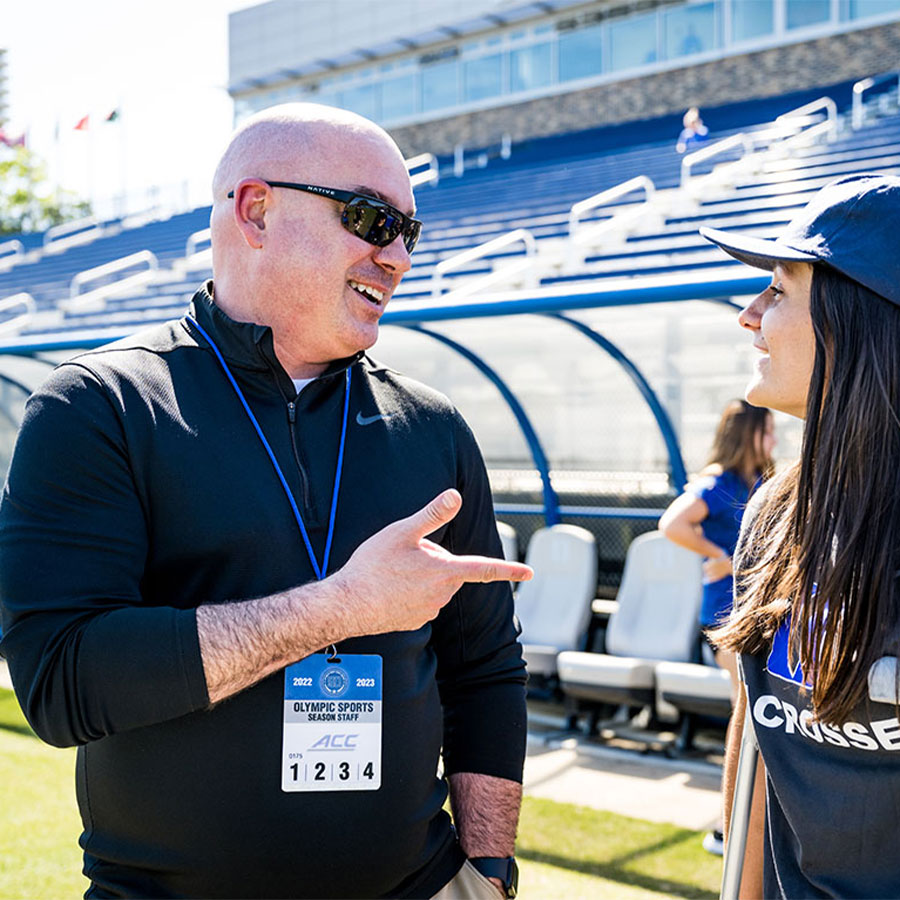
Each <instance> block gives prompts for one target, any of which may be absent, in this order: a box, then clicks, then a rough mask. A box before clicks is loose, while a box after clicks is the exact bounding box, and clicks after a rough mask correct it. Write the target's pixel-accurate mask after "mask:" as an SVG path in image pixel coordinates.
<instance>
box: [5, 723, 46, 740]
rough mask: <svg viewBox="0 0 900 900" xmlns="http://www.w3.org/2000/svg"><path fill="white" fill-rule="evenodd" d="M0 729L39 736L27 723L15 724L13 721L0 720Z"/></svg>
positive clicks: (34, 736)
mask: <svg viewBox="0 0 900 900" xmlns="http://www.w3.org/2000/svg"><path fill="white" fill-rule="evenodd" d="M0 731H11V732H13V733H14V734H24V735H25V737H33V738H36V737H37V735H36V734H35V733H34V732H33V731H32V730H31V729H30V728H29V727H28V726H27V725H15V724H13V723H12V722H0Z"/></svg>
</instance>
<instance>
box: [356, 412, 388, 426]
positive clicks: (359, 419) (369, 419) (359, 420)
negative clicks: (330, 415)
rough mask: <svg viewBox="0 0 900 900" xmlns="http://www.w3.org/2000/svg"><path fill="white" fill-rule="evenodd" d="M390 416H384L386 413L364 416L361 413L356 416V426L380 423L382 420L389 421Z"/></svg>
mask: <svg viewBox="0 0 900 900" xmlns="http://www.w3.org/2000/svg"><path fill="white" fill-rule="evenodd" d="M389 418H390V416H386V415H384V413H378V415H375V416H364V415H363V414H362V413H361V412H358V413H357V414H356V424H357V425H371V424H372V423H373V422H378V421H379V420H381V419H389Z"/></svg>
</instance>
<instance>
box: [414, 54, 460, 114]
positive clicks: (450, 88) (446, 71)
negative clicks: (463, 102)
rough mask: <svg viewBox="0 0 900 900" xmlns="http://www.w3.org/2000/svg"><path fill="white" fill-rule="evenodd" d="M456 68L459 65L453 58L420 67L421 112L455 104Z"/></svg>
mask: <svg viewBox="0 0 900 900" xmlns="http://www.w3.org/2000/svg"><path fill="white" fill-rule="evenodd" d="M458 70H459V66H458V65H457V62H456V60H455V59H451V60H450V61H449V62H441V63H435V64H434V65H430V66H425V67H424V68H423V69H422V111H423V112H430V111H431V110H433V109H443V108H444V107H445V106H455V105H456V104H457V102H458V100H457V95H456V73H457V71H458Z"/></svg>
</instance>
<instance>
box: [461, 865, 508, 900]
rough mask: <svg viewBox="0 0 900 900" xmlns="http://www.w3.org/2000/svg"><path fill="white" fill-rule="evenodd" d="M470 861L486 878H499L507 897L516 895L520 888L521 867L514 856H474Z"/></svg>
mask: <svg viewBox="0 0 900 900" xmlns="http://www.w3.org/2000/svg"><path fill="white" fill-rule="evenodd" d="M469 862H470V863H472V865H473V866H475V868H476V869H478V871H479V872H480V873H481V874H482V875H484V877H485V878H498V879H500V881H501V882H502V883H503V889H504V890H505V891H506V896H507V897H515V896H516V893H517V892H518V890H519V867H518V866H517V865H516V858H515V857H514V856H473V857H470V858H469Z"/></svg>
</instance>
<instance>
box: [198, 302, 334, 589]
mask: <svg viewBox="0 0 900 900" xmlns="http://www.w3.org/2000/svg"><path fill="white" fill-rule="evenodd" d="M186 318H187V320H188V322H190V323H191V325H193V326H194V328H196V329H197V331H199V332H200V334H202V335H203V337H204V338H205V339H206V342H207V343H208V344H209V346H210V347H211V348H212V351H213V353H215V354H216V359H218V360H219V363H220V364H221V366H222V369H223V370H224V371H225V374H226V375H227V376H228V380H229V381H230V382H231V386H232V387H233V388H234V392H235V393H236V394H237V396H238V400H240V401H241V405H242V406H243V407H244V412H245V413H247V417H248V418H249V419H250V422H251V423H252V424H253V427H254V428H255V429H256V433H257V435H258V436H259V439H260V440H261V441H262V445H263V447H265V448H266V453H268V454H269V459H270V460H271V462H272V466H273V467H274V469H275V474H276V475H277V476H278V480H279V481H280V482H281V486H282V487H283V488H284V493H285V495H286V496H287V499H288V503H290V504H291V509H292V510H293V512H294V518H295V519H296V520H297V525H298V526H299V528H300V534H301V535H303V543H304V544H306V552H307V553H308V554H309V561H310V563H312V567H313V572H315V573H316V578H318V579H319V581H321V580H322V579H323V578H324V577H325V575H326V573H327V572H328V557H329V556H330V555H331V541H332V538H333V537H334V520H335V518H336V516H337V501H338V492H339V491H340V487H341V470H342V469H343V468H344V444H345V442H346V439H347V410H348V409H349V408H350V373H351V371H352V369H351V368H348V369H347V373H346V375H345V377H344V385H345V387H344V419H343V422H342V424H341V444H340V448H339V449H338V461H337V471H336V472H335V473H334V491H333V492H332V495H331V514H330V516H329V519H328V537H327V538H326V541H325V554H324V556H323V557H322V567H321V568H319V563H318V560H317V559H316V554H315V552H314V551H313V548H312V544H311V543H310V540H309V535H308V534H307V531H306V526H305V525H304V524H303V517H302V516H301V515H300V510H299V509H298V508H297V501H296V500H294V495H293V494H292V493H291V489H290V488H289V487H288V483H287V480H286V479H285V477H284V473H283V472H282V471H281V466H279V465H278V460H277V459H275V454H274V453H273V452H272V448H271V447H270V446H269V442H268V441H267V440H266V436H265V435H264V434H263V430H262V428H260V425H259V422H257V420H256V416H254V415H253V410H252V409H250V406H249V404H248V403H247V401H246V399H245V398H244V394H243V392H242V391H241V389H240V387H238V383H237V382H236V381H235V380H234V376H233V375H232V374H231V370H230V369H229V368H228V364H227V363H226V362H225V358H224V357H223V356H222V354H221V353H220V352H219V348H218V347H217V346H216V344H215V341H213V339H212V338H211V337H210V336H209V335H208V334H207V333H206V332H205V331H204V330H203V329H202V328H201V327H200V325H199V323H198V322H197V321H196V320H195V319H193V318H191V316H187V317H186Z"/></svg>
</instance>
